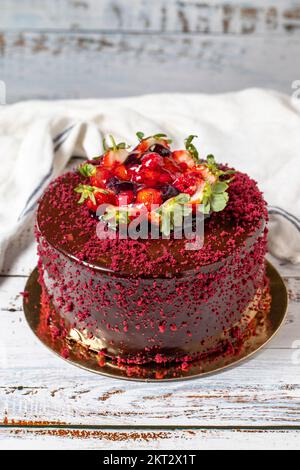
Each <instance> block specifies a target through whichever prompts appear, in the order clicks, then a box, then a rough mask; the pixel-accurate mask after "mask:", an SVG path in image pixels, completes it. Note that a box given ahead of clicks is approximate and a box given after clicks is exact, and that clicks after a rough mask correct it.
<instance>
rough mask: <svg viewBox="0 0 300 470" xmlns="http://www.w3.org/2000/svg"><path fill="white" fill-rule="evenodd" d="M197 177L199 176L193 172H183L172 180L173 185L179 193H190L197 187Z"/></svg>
mask: <svg viewBox="0 0 300 470" xmlns="http://www.w3.org/2000/svg"><path fill="white" fill-rule="evenodd" d="M198 179H199V177H198V176H197V175H194V174H193V173H184V174H183V175H182V176H179V178H177V179H176V180H175V181H174V183H173V186H175V188H177V189H178V190H179V191H180V192H181V193H187V194H190V195H192V194H194V192H195V191H196V189H197V184H198Z"/></svg>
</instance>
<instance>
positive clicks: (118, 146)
mask: <svg viewBox="0 0 300 470" xmlns="http://www.w3.org/2000/svg"><path fill="white" fill-rule="evenodd" d="M109 138H110V140H111V143H112V146H111V147H109V146H108V145H107V143H106V139H105V138H104V139H102V144H103V150H104V152H105V153H106V152H107V151H108V150H113V151H114V152H116V151H117V150H120V149H126V148H128V145H127V144H126V142H120V143H119V144H117V143H116V141H115V138H114V136H113V135H111V134H110V135H109Z"/></svg>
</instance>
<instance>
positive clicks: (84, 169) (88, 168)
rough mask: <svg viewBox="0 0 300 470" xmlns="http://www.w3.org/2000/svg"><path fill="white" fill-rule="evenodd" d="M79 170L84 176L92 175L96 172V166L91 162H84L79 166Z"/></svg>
mask: <svg viewBox="0 0 300 470" xmlns="http://www.w3.org/2000/svg"><path fill="white" fill-rule="evenodd" d="M78 171H79V173H81V174H82V176H92V175H94V174H95V173H96V167H95V166H94V165H91V163H84V164H83V165H81V166H80V167H79V168H78Z"/></svg>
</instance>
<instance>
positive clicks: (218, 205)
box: [202, 181, 229, 214]
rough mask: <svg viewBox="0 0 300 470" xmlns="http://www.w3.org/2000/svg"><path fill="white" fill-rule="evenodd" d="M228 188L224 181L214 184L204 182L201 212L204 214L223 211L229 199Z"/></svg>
mask: <svg viewBox="0 0 300 470" xmlns="http://www.w3.org/2000/svg"><path fill="white" fill-rule="evenodd" d="M228 187H229V186H228V183H227V182H225V181H217V182H216V183H214V184H210V183H209V182H208V181H206V183H205V187H204V190H203V198H202V207H203V208H202V212H203V213H204V214H209V213H210V212H220V211H222V210H223V209H225V207H226V205H227V202H228V199H229V195H228V193H227V189H228Z"/></svg>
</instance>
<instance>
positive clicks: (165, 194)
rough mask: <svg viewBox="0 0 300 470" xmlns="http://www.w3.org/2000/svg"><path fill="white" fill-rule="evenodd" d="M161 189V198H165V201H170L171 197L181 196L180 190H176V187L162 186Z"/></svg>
mask: <svg viewBox="0 0 300 470" xmlns="http://www.w3.org/2000/svg"><path fill="white" fill-rule="evenodd" d="M160 189H161V197H162V198H163V200H164V201H166V200H167V199H170V198H171V197H175V196H177V194H179V191H178V189H176V188H174V186H171V185H170V184H166V185H164V186H162V188H160Z"/></svg>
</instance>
